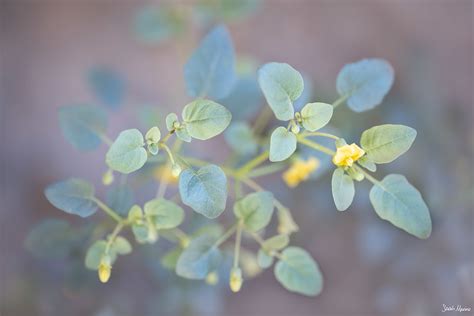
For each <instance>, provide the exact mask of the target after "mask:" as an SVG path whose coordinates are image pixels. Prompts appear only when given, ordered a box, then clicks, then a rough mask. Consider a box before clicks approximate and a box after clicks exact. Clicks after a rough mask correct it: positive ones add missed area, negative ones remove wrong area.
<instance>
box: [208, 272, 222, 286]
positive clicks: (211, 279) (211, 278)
mask: <svg viewBox="0 0 474 316" xmlns="http://www.w3.org/2000/svg"><path fill="white" fill-rule="evenodd" d="M217 282H219V275H218V274H217V273H216V272H211V273H209V274H208V275H207V276H206V283H207V284H209V285H216V284H217Z"/></svg>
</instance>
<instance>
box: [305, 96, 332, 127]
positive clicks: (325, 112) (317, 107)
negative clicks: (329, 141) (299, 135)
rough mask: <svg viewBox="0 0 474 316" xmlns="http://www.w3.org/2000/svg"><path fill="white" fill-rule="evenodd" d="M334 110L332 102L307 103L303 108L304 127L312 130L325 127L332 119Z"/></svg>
mask: <svg viewBox="0 0 474 316" xmlns="http://www.w3.org/2000/svg"><path fill="white" fill-rule="evenodd" d="M332 112H333V106H332V105H331V104H327V103H321V102H315V103H308V104H306V105H305V106H304V107H303V109H302V110H301V119H302V124H303V127H304V128H305V129H307V130H308V131H310V132H315V131H317V130H318V129H320V128H323V127H324V126H326V124H327V123H329V121H330V120H331V117H332Z"/></svg>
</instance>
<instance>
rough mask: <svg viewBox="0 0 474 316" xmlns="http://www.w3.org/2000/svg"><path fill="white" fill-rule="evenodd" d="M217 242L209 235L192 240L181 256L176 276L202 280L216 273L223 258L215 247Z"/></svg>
mask: <svg viewBox="0 0 474 316" xmlns="http://www.w3.org/2000/svg"><path fill="white" fill-rule="evenodd" d="M215 242H216V239H215V238H213V237H212V236H208V235H202V236H200V237H198V238H196V239H194V240H192V241H191V243H190V244H189V246H188V247H187V248H186V249H185V250H184V251H183V253H182V254H181V255H180V256H179V259H178V263H177V264H176V274H178V275H179V276H181V277H184V278H188V279H197V280H202V279H204V278H205V277H206V276H207V275H208V274H209V273H210V272H213V271H215V270H216V269H217V268H218V267H219V264H220V262H221V257H222V255H221V253H220V251H219V249H218V248H217V247H215V246H214V244H215Z"/></svg>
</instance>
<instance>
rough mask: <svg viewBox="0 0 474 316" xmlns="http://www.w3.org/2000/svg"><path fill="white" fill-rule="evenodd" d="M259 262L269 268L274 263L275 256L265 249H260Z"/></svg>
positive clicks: (263, 266)
mask: <svg viewBox="0 0 474 316" xmlns="http://www.w3.org/2000/svg"><path fill="white" fill-rule="evenodd" d="M257 263H258V266H259V267H260V268H262V269H266V268H269V267H270V266H271V265H272V264H273V257H272V256H270V255H268V254H267V253H266V252H265V251H264V250H263V249H259V250H258V253H257Z"/></svg>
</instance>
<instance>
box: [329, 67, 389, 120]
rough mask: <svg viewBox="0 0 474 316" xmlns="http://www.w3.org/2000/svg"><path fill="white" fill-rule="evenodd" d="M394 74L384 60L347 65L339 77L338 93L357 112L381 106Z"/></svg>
mask: <svg viewBox="0 0 474 316" xmlns="http://www.w3.org/2000/svg"><path fill="white" fill-rule="evenodd" d="M393 81H394V72H393V68H392V66H391V65H390V64H389V63H388V62H387V61H386V60H383V59H377V58H373V59H363V60H361V61H358V62H355V63H352V64H347V65H345V66H344V67H343V68H342V70H341V71H340V72H339V74H338V76H337V92H338V93H339V94H340V95H341V96H346V97H348V99H347V105H348V106H349V107H350V108H351V109H352V110H354V111H356V112H363V111H367V110H370V109H372V108H374V107H376V106H377V105H379V104H380V103H381V102H382V100H383V98H384V97H385V95H386V94H387V93H388V91H389V90H390V88H391V87H392V84H393Z"/></svg>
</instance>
